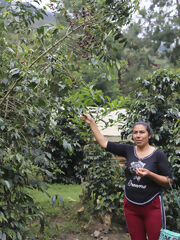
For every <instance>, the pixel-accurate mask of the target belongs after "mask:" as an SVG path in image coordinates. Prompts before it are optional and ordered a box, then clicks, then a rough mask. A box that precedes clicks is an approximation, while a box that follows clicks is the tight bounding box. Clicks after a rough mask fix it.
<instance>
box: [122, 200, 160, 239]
mask: <svg viewBox="0 0 180 240" xmlns="http://www.w3.org/2000/svg"><path fill="white" fill-rule="evenodd" d="M124 213H125V217H126V223H127V227H128V231H129V234H130V236H131V240H146V239H147V237H148V240H158V239H159V235H160V229H161V226H162V216H161V203H160V196H157V197H156V198H155V199H154V200H152V201H151V202H150V203H149V204H147V205H144V206H139V205H135V204H133V203H131V202H129V201H128V200H127V199H126V198H125V199H124Z"/></svg>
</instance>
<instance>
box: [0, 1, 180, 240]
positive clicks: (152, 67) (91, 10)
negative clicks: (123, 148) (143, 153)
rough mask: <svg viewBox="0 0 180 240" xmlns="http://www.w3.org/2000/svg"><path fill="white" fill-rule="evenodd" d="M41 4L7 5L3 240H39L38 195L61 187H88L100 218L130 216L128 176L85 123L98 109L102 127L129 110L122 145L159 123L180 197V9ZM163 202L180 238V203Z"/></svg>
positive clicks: (159, 140) (1, 148)
mask: <svg viewBox="0 0 180 240" xmlns="http://www.w3.org/2000/svg"><path fill="white" fill-rule="evenodd" d="M42 2H43V1H40V0H34V1H26V2H23V1H20V0H16V1H11V0H6V1H0V51H1V55H0V130H1V131H0V161H1V164H0V183H1V185H0V239H2V240H6V239H7V240H11V239H12V240H16V239H17V240H21V239H23V240H24V239H38V237H39V235H38V233H37V232H36V233H34V232H33V231H32V228H31V224H32V223H33V222H37V221H40V227H41V232H42V233H43V231H44V229H45V224H46V222H47V217H46V212H45V211H44V210H43V207H42V205H41V207H40V205H39V204H38V200H37V201H36V198H35V197H34V195H33V192H32V190H33V191H34V193H36V191H38V192H39V191H41V192H46V193H47V195H49V193H48V188H50V187H51V185H53V184H68V185H69V184H82V195H81V203H82V204H84V206H86V207H87V209H89V208H88V206H91V207H92V208H91V210H92V209H93V211H91V210H90V212H91V214H93V213H94V212H96V214H97V213H98V214H99V215H107V214H108V215H109V216H111V217H113V216H121V214H122V202H123V181H124V171H123V169H122V168H119V166H118V164H117V163H115V162H113V163H112V161H111V158H112V155H111V154H108V153H106V152H103V151H102V150H101V149H100V148H99V147H98V146H96V145H95V144H94V140H93V138H92V135H91V133H90V130H89V129H88V126H86V125H84V124H83V122H82V120H81V117H80V116H81V113H82V112H83V111H88V109H89V107H101V109H102V110H101V111H98V114H97V116H96V121H99V120H103V116H105V115H106V114H107V113H108V112H111V111H113V110H117V109H119V108H125V109H126V111H127V114H126V115H125V116H123V115H119V116H118V120H117V121H118V124H120V123H122V122H123V123H124V124H123V127H122V129H121V131H122V135H121V138H122V141H127V139H129V135H130V134H131V132H130V129H131V127H130V126H131V125H132V123H133V122H134V121H136V120H137V119H144V120H146V121H149V122H151V124H152V127H153V129H154V144H155V145H156V146H158V147H160V148H163V150H164V151H165V152H166V153H167V155H168V157H169V161H170V164H171V166H172V169H173V176H174V183H175V185H174V188H175V190H176V191H177V194H178V196H179V186H180V185H179V183H180V177H179V173H180V172H179V171H180V170H179V169H180V162H179V156H180V149H179V146H180V137H179V136H180V120H179V109H180V106H179V105H180V59H179V56H180V40H179V23H180V5H179V1H178V0H173V1H172V0H171V1H170V0H167V1H163V0H158V1H157V0H151V1H149V6H148V7H147V8H145V7H144V8H142V7H141V6H142V1H138V0H131V1H129V0H128V1H127V0H124V1H115V0H104V1H102V0H87V1H80V0H79V1H67V0H62V1H56V0H53V1H50V2H49V3H48V5H47V6H45V5H43V6H42V4H41V3H42ZM134 16H136V17H134ZM111 124H114V122H113V120H111V119H110V120H109V122H108V123H106V126H108V125H111ZM105 183H106V184H105ZM68 185H67V186H68ZM163 196H164V199H165V204H166V208H167V224H168V227H169V228H171V229H173V230H175V231H180V225H179V223H180V221H179V220H180V212H179V209H178V206H177V204H176V202H175V200H174V197H173V195H172V194H171V192H170V191H166V192H165V193H164V194H163ZM37 198H38V197H37ZM39 198H40V197H39ZM50 198H51V201H52V204H56V203H57V202H58V203H59V204H62V205H63V204H64V202H65V200H64V198H63V197H62V196H59V195H58V193H57V194H54V195H53V196H52V195H50ZM66 210H67V209H66ZM65 212H66V211H64V212H63V214H65ZM67 212H68V211H67ZM40 237H41V238H42V239H45V235H43V236H40ZM52 237H54V236H52ZM47 239H48V238H47Z"/></svg>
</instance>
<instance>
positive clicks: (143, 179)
mask: <svg viewBox="0 0 180 240" xmlns="http://www.w3.org/2000/svg"><path fill="white" fill-rule="evenodd" d="M82 119H83V120H84V121H85V122H86V123H88V124H89V126H90V128H91V130H92V132H93V134H94V137H95V139H96V141H97V142H98V144H99V145H100V146H101V147H102V148H104V149H106V150H107V151H109V152H111V153H113V154H116V155H119V156H123V157H125V158H126V160H127V161H126V170H125V176H126V181H125V197H124V213H125V217H126V223H127V227H128V231H129V234H130V236H131V239H132V240H146V239H147V238H146V237H148V240H158V239H159V235H160V229H161V226H162V215H161V203H160V193H161V191H162V187H168V180H167V176H168V177H169V180H170V181H171V182H172V179H171V177H172V176H171V170H170V167H169V163H168V159H167V157H166V155H165V154H164V152H163V151H162V150H160V149H157V148H155V147H154V146H152V145H150V143H149V140H150V139H151V138H152V130H151V127H150V126H149V124H147V123H146V122H137V123H135V124H134V126H133V140H134V143H135V146H133V145H129V144H119V143H115V142H110V141H108V140H107V139H106V138H105V137H104V136H103V135H102V134H101V132H100V131H99V129H98V127H97V125H96V123H95V121H94V119H93V118H92V117H91V116H90V115H89V114H83V115H82Z"/></svg>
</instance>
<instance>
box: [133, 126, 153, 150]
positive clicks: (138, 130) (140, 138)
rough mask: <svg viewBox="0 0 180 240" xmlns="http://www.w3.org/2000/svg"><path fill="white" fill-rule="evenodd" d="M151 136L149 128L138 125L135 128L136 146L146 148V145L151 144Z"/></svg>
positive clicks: (134, 138)
mask: <svg viewBox="0 0 180 240" xmlns="http://www.w3.org/2000/svg"><path fill="white" fill-rule="evenodd" d="M150 138H151V135H149V133H148V131H147V127H146V126H144V125H142V124H137V125H135V126H134V128H133V140H134V142H135V144H136V146H139V147H144V146H145V145H146V144H149V139H150Z"/></svg>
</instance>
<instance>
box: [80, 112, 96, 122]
mask: <svg viewBox="0 0 180 240" xmlns="http://www.w3.org/2000/svg"><path fill="white" fill-rule="evenodd" d="M82 120H83V121H84V122H86V123H88V124H90V123H92V122H94V119H93V118H92V117H91V115H90V114H88V113H83V114H82Z"/></svg>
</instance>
